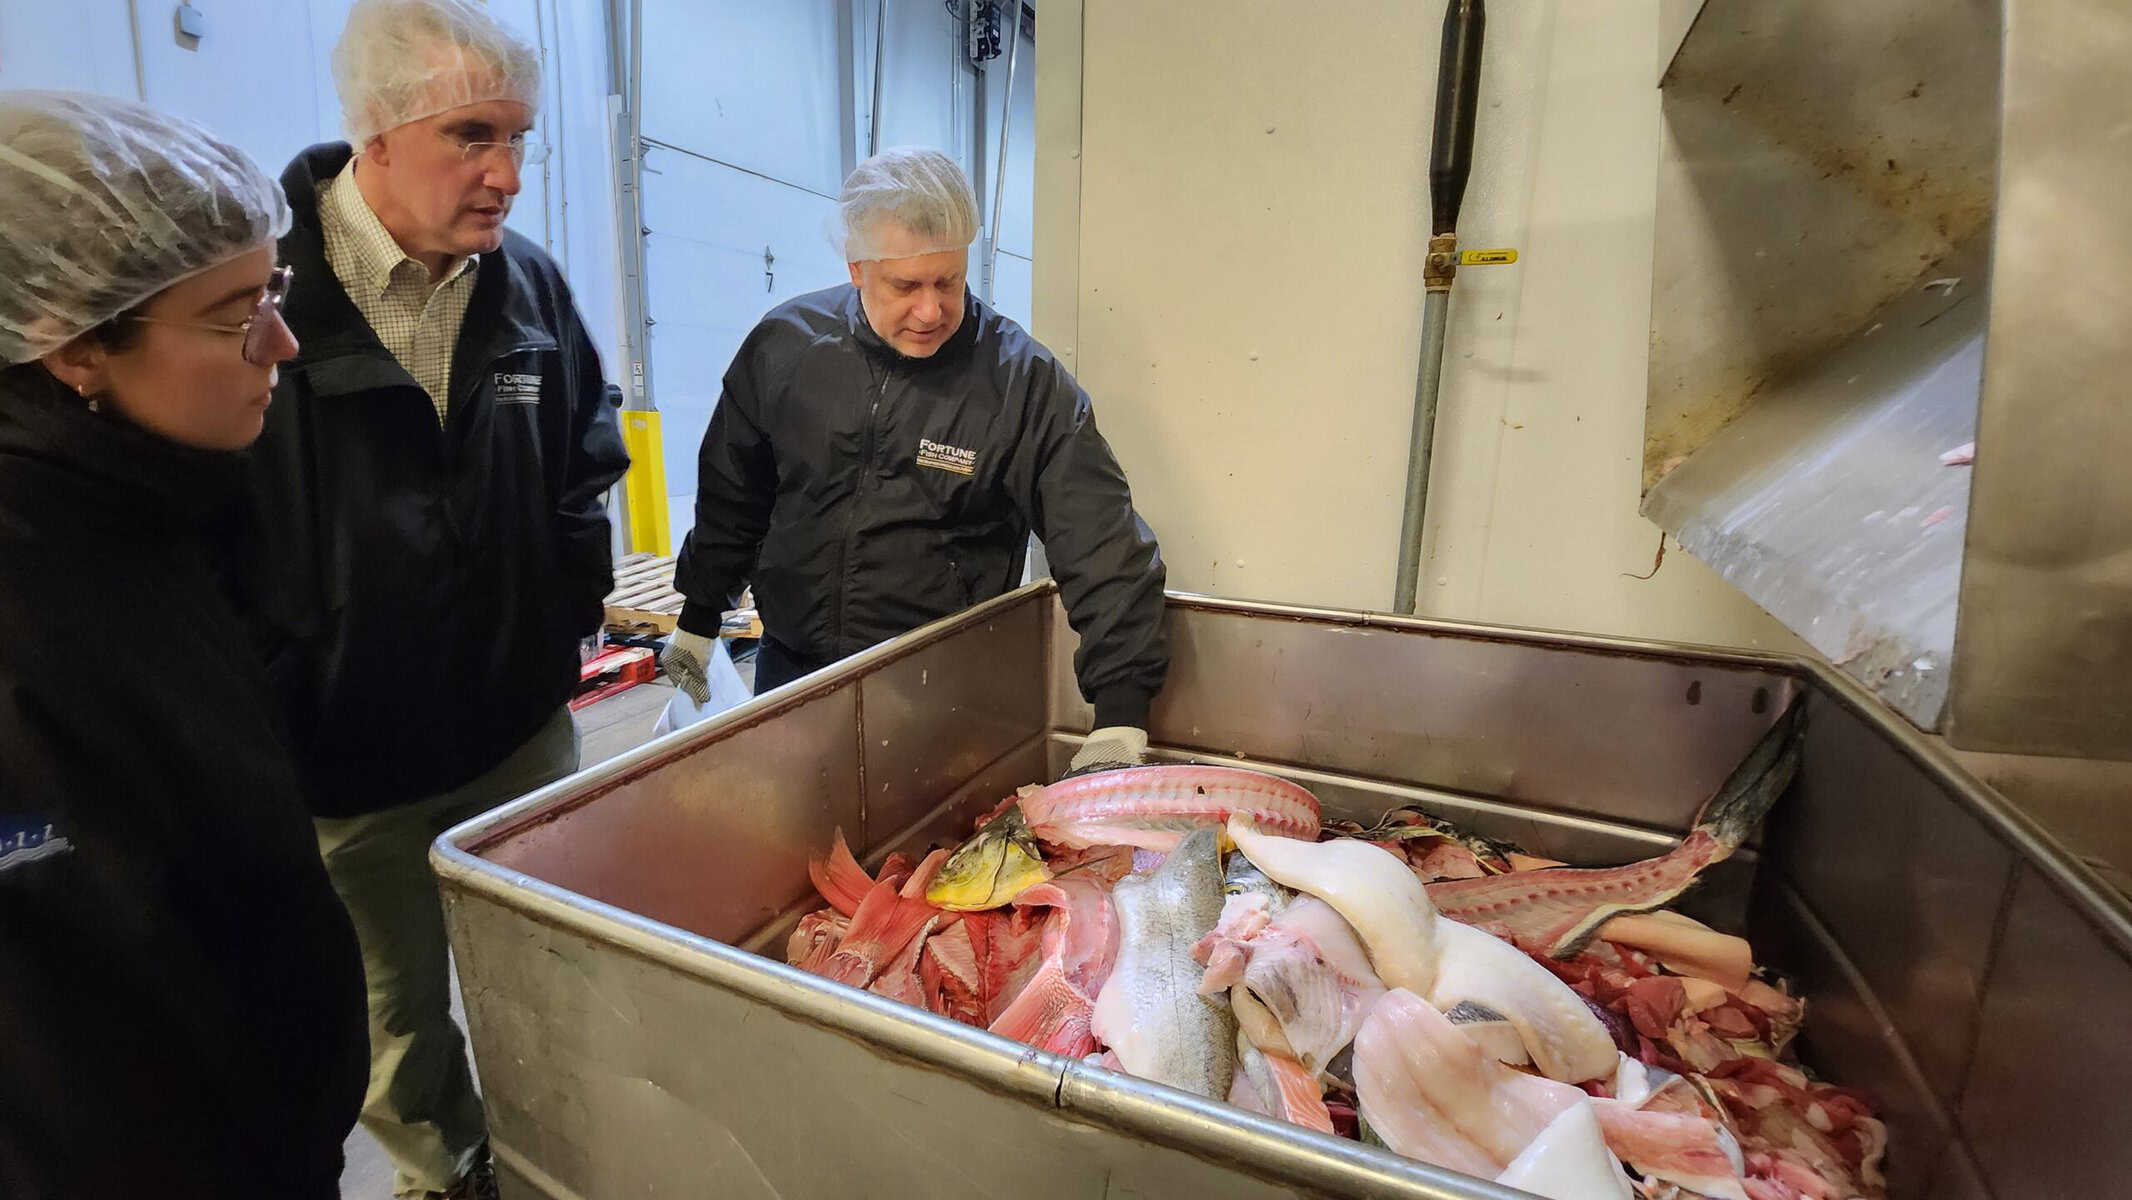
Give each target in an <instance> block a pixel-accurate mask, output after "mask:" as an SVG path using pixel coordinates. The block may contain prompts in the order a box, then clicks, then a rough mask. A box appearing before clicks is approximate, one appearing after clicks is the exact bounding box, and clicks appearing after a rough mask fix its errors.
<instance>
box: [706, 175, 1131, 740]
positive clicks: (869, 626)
mask: <svg viewBox="0 0 2132 1200" xmlns="http://www.w3.org/2000/svg"><path fill="white" fill-rule="evenodd" d="M976 208H977V206H976V201H975V198H974V197H973V196H972V195H971V192H970V185H969V182H968V180H966V179H965V178H964V176H963V173H962V169H961V168H960V167H958V166H956V165H955V162H954V160H952V159H950V158H948V157H947V156H946V155H944V154H941V153H939V152H937V151H933V150H890V151H886V152H884V153H882V154H879V155H876V156H875V157H873V158H871V159H868V160H867V161H866V162H864V163H861V164H860V165H859V168H858V170H856V171H854V172H853V173H852V175H851V178H850V179H849V180H847V181H846V182H845V185H844V191H843V195H842V196H841V197H840V199H839V209H840V213H841V218H842V221H843V224H844V236H845V258H846V259H847V260H848V261H849V263H850V270H851V285H850V286H848V287H836V288H831V289H829V290H828V291H822V292H815V293H813V294H811V295H806V296H801V297H799V298H798V299H796V300H793V301H791V302H789V303H786V304H783V305H780V306H779V307H777V308H776V309H773V310H772V311H771V312H770V314H769V315H768V316H766V317H764V318H763V320H762V322H761V324H759V325H757V326H756V327H755V330H754V332H752V333H750V334H749V335H748V338H747V340H746V341H745V342H744V343H743V344H742V345H741V348H740V352H739V354H738V355H737V356H735V358H734V360H733V365H732V367H731V369H730V370H728V371H727V372H726V377H725V391H724V393H723V394H722V395H721V396H720V397H719V401H718V407H717V410H716V411H715V412H714V413H713V414H712V417H711V426H710V430H709V432H708V433H707V434H706V435H705V437H704V440H703V449H702V454H701V457H700V461H699V466H698V475H697V489H696V524H695V528H694V529H693V530H691V531H690V533H689V536H688V541H687V543H686V544H685V545H684V546H683V548H682V551H681V558H680V562H679V564H678V567H677V569H676V571H675V575H674V583H675V586H676V587H677V588H678V589H679V591H680V592H681V594H682V596H683V597H684V598H685V599H686V601H687V604H686V606H685V607H684V608H683V610H682V613H681V620H680V628H679V629H678V630H677V631H676V633H675V635H674V637H673V640H672V642H671V644H670V645H669V647H668V649H667V653H666V655H665V657H664V663H665V666H666V669H667V672H668V674H669V675H671V676H672V677H673V678H674V679H675V680H676V681H677V682H678V683H679V684H680V685H681V686H682V687H684V688H687V689H689V690H690V691H691V692H692V693H693V694H694V695H695V696H696V698H697V699H698V701H699V702H700V701H701V700H702V699H703V692H704V688H705V684H704V678H705V674H704V673H705V662H706V659H707V656H708V653H709V649H710V644H711V639H712V638H714V637H716V636H717V633H718V623H719V618H720V616H721V614H722V612H723V610H724V609H725V608H726V607H727V606H728V605H729V604H730V603H732V601H733V600H734V598H735V597H736V595H737V594H738V593H739V591H740V590H741V588H742V587H743V585H746V584H749V583H752V584H753V585H754V589H755V601H756V605H757V607H758V609H759V610H760V612H761V614H762V619H763V641H762V649H761V651H760V653H759V657H758V659H757V665H756V688H757V690H758V691H766V690H768V689H770V688H773V687H776V686H778V685H780V684H783V683H786V682H788V681H790V680H792V679H794V678H797V677H798V676H800V675H803V674H806V673H808V672H810V671H814V670H817V669H819V668H821V667H824V666H827V665H828V664H829V663H832V662H834V661H836V660H837V659H840V658H843V657H845V656H847V655H850V654H855V653H857V652H858V651H860V650H863V649H865V648H866V647H868V646H871V645H873V644H874V643H876V642H879V641H882V640H884V639H886V638H890V637H894V636H895V635H897V634H899V633H904V632H907V631H909V630H911V629H914V628H916V627H917V626H919V625H922V624H924V623H926V622H928V621H931V620H934V619H936V618H939V617H943V616H947V615H949V614H951V613H954V612H957V611H959V610H961V609H963V608H967V607H969V606H970V605H973V604H976V603H978V602H980V601H983V600H988V599H990V598H992V597H994V596H997V595H1000V594H1002V593H1004V592H1006V591H1008V590H1010V589H1011V588H1013V587H1014V586H1015V585H1017V584H1018V583H1020V582H1021V577H1022V569H1023V556H1024V553H1025V550H1026V547H1027V544H1028V539H1029V535H1030V533H1031V532H1032V531H1033V532H1034V533H1035V534H1036V535H1037V536H1038V537H1039V538H1040V539H1042V541H1043V543H1044V549H1045V551H1046V553H1047V555H1048V557H1049V558H1050V561H1051V566H1052V568H1053V572H1054V574H1055V575H1056V576H1057V577H1058V580H1059V587H1060V590H1061V591H1062V592H1063V593H1064V596H1065V600H1066V609H1067V614H1068V616H1069V618H1070V619H1071V621H1072V624H1073V627H1074V629H1075V630H1076V631H1078V632H1079V633H1080V635H1081V650H1080V653H1079V655H1078V657H1077V658H1076V661H1075V667H1076V670H1077V672H1078V674H1079V678H1080V684H1081V691H1082V694H1083V695H1084V696H1085V697H1086V698H1087V699H1088V700H1089V701H1090V702H1091V703H1092V704H1094V706H1095V717H1096V720H1095V723H1096V726H1097V729H1096V733H1095V734H1094V735H1093V736H1091V737H1090V739H1089V741H1088V743H1087V744H1086V745H1085V746H1084V747H1083V748H1082V750H1081V751H1080V752H1079V753H1078V754H1077V755H1076V757H1075V760H1074V764H1073V768H1074V769H1076V770H1085V769H1090V768H1093V767H1097V766H1102V765H1122V764H1125V763H1129V762H1137V761H1139V759H1140V757H1141V755H1142V754H1144V753H1145V751H1146V749H1147V734H1146V732H1145V730H1146V728H1147V720H1148V708H1149V705H1150V704H1151V703H1152V701H1153V699H1154V697H1155V695H1156V693H1157V692H1159V691H1160V690H1161V688H1162V684H1163V678H1164V674H1165V672H1166V671H1167V668H1168V662H1169V660H1168V652H1167V645H1166V642H1165V640H1164V636H1163V630H1162V584H1163V569H1162V557H1161V554H1160V552H1159V551H1158V550H1157V548H1156V545H1155V535H1154V533H1153V532H1152V531H1150V530H1149V529H1148V527H1147V523H1146V522H1144V521H1142V520H1141V519H1140V517H1139V515H1138V514H1137V513H1135V512H1134V511H1133V504H1132V495H1131V493H1130V492H1129V491H1128V489H1127V487H1126V483H1125V474H1124V472H1123V471H1121V470H1120V469H1119V468H1118V462H1117V459H1116V458H1114V457H1113V456H1112V455H1111V452H1110V447H1109V446H1108V445H1107V444H1106V443H1105V442H1104V440H1103V435H1102V434H1100V433H1098V432H1096V424H1095V415H1094V413H1093V412H1092V411H1091V409H1090V405H1089V400H1088V395H1087V393H1085V392H1083V391H1082V390H1081V388H1080V386H1079V385H1078V384H1076V383H1075V382H1074V381H1073V377H1072V376H1071V375H1069V374H1067V372H1066V369H1065V368H1064V367H1063V366H1061V365H1060V364H1059V361H1058V359H1057V358H1056V357H1054V356H1053V355H1052V353H1051V352H1050V351H1049V350H1047V349H1045V348H1044V347H1043V346H1041V345H1039V344H1038V343H1037V342H1036V341H1035V340H1034V339H1032V338H1031V337H1030V336H1029V335H1028V334H1026V333H1024V332H1023V331H1022V329H1021V327H1020V326H1018V325H1016V324H1015V323H1014V322H1012V321H1010V320H1008V319H1007V318H1005V317H1003V316H1000V315H999V314H998V313H996V312H993V311H992V310H991V309H989V308H987V307H986V306H984V305H983V304H981V303H979V302H978V301H977V300H976V299H975V298H974V297H972V296H970V294H969V292H968V290H967V286H966V276H967V274H968V268H969V257H970V252H969V245H970V242H971V240H972V239H973V238H974V237H975V235H976V230H977V215H976Z"/></svg>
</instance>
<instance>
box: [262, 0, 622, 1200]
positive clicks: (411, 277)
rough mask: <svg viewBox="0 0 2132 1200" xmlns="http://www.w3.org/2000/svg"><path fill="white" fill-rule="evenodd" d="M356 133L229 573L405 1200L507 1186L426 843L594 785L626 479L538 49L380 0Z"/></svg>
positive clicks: (314, 213)
mask: <svg viewBox="0 0 2132 1200" xmlns="http://www.w3.org/2000/svg"><path fill="white" fill-rule="evenodd" d="M333 65H334V74H335V77H336V81H337V83H338V84H339V88H340V94H341V101H342V104H343V106H344V108H345V110H346V121H347V125H348V128H349V131H350V134H351V137H352V140H353V142H354V147H353V148H351V147H350V146H349V145H342V144H333V145H325V146H316V147H313V148H311V149H310V150H307V151H305V152H304V153H303V154H301V155H299V156H298V157H297V159H296V161H295V162H294V163H292V164H291V165H290V166H289V168H288V171H287V172H286V173H285V174H284V175H283V177H282V186H283V188H284V190H285V191H286V192H287V193H288V196H289V203H290V207H291V209H292V210H293V211H294V218H295V224H294V227H293V228H292V229H291V230H290V232H289V234H288V236H287V237H286V238H284V239H283V241H282V243H281V255H282V261H283V262H285V263H287V264H289V265H290V266H292V267H293V268H294V269H295V272H296V276H297V278H299V279H301V280H303V286H302V287H301V288H299V289H297V290H296V292H295V295H294V297H293V298H292V301H291V303H290V304H289V306H288V310H287V316H288V320H289V324H290V325H291V326H292V327H293V328H294V329H295V330H296V332H297V336H298V337H299V338H300V339H301V340H302V342H303V351H302V353H301V354H300V355H299V356H298V357H297V358H295V359H294V360H292V361H291V362H289V363H288V364H287V365H286V366H285V367H284V368H283V369H282V376H281V382H280V384H279V386H278V387H277V388H276V389H275V393H274V400H275V403H274V406H273V410H272V412H271V413H270V415H269V417H268V419H267V425H266V431H265V434H264V435H263V436H262V438H261V439H260V442H259V444H258V446H257V447H256V448H255V450H254V452H253V463H252V472H251V474H252V491H253V497H254V513H255V522H254V524H253V526H252V528H251V529H250V530H249V531H248V536H247V537H245V538H244V539H243V544H242V547H241V550H240V570H239V571H238V572H237V578H236V580H235V585H236V588H237V590H238V592H239V602H240V607H241V608H243V609H244V611H245V612H246V615H247V617H248V620H249V621H250V623H251V625H252V628H253V631H254V633H255V635H256V636H257V638H258V639H259V641H260V643H261V647H262V652H263V654H264V656H265V658H266V660H267V667H268V673H269V676H270V677H271V679H272V680H273V682H274V684H275V687H276V690H277V692H278V694H279V696H280V699H281V702H282V704H283V706H284V710H285V712H286V714H287V717H288V722H289V726H290V729H291V733H292V735H293V737H294V739H295V742H296V746H297V751H298V764H299V766H300V767H301V768H302V769H303V771H304V773H305V783H306V784H307V786H308V788H309V791H310V794H311V801H312V807H313V812H314V815H315V816H316V818H317V820H316V825H317V829H318V840H319V846H320V849H321V851H322V852H323V854H324V856H325V860H326V867H327V871H328V873H329V874H330V875H331V876H332V878H333V882H334V886H335V887H336V888H337V889H338V890H339V892H340V894H341V898H342V899H343V901H344V902H345V903H346V904H347V906H348V910H349V914H350V915H351V916H352V917H353V918H354V920H355V926H356V933H357V936H358V937H359V938H360V940H361V942H362V947H363V958H364V965H365V969H366V972H367V975H368V980H369V994H370V1030H371V1055H372V1057H371V1064H372V1065H371V1079H370V1090H369V1095H368V1096H367V1097H366V1100H365V1104H364V1109H363V1116H362V1121H363V1124H364V1126H365V1127H366V1128H368V1129H369V1130H370V1131H371V1132H372V1133H373V1134H374V1135H375V1136H376V1137H377V1139H378V1141H379V1143H380V1144H382V1145H383V1147H384V1148H385V1151H386V1152H387V1154H389V1155H390V1156H391V1157H392V1159H393V1162H394V1163H395V1165H396V1166H397V1167H398V1179H397V1187H398V1190H399V1192H400V1194H401V1195H403V1196H424V1195H439V1194H441V1195H459V1194H479V1193H480V1192H481V1190H482V1189H483V1188H485V1187H487V1186H488V1183H487V1166H486V1163H485V1161H484V1159H485V1156H484V1153H483V1147H484V1143H485V1141H486V1122H485V1121H484V1118H483V1113H482V1108H481V1103H480V1100H479V1098H478V1097H477V1095H476V1094H475V1091H474V1087H473V1082H472V1079H471V1076H470V1073H469V1070H468V1067H467V1059H466V1050H465V1043H464V1040H463V1038H462V1036H461V1034H460V1031H459V1029H458V1027H457V1026H456V1025H455V1024H454V1023H453V1021H452V1019H451V1015H450V1009H449V1003H450V991H449V967H448V965H447V948H448V947H447V941H446V937H445V929H444V923H443V917H442V914H441V912H440V908H439V903H438V897H437V890H436V883H435V877H434V876H433V875H432V874H431V872H430V869H429V863H428V849H429V844H430V842H431V841H432V840H434V839H435V838H436V837H437V835H438V834H439V833H441V832H442V831H444V830H445V829H447V828H449V827H451V826H452V825H454V824H457V823H459V822H460V821H463V820H465V819H467V818H469V817H471V816H474V815H475V814H477V813H480V812H483V811H486V810H487V809H490V808H493V807H495V806H496V805H498V804H502V803H505V802H507V801H509V800H512V799H514V798H516V797H517V796H519V795H522V794H523V793H525V792H527V791H530V790H533V789H535V788H537V787H540V786H541V785H543V784H545V783H548V782H551V781H553V780H555V779H557V778H560V777H561V776H563V775H565V774H568V773H569V772H571V771H573V770H575V769H576V766H577V730H576V727H575V725H574V724H573V722H572V720H571V717H570V713H569V709H568V707H567V705H568V701H569V698H570V695H571V692H572V690H573V688H574V686H575V684H576V682H577V678H578V667H579V653H578V645H579V642H580V639H582V638H584V637H585V636H587V635H589V634H592V633H593V632H595V631H596V630H597V629H598V627H599V623H600V615H601V602H602V600H603V598H604V597H605V595H606V593H607V592H608V590H609V589H610V587H611V585H612V563H611V554H610V551H609V544H610V543H609V527H608V522H607V517H606V512H605V510H604V508H603V506H602V496H603V494H604V493H605V492H606V490H607V489H608V488H609V487H610V486H612V485H613V483H614V482H615V481H616V480H617V479H618V478H620V476H621V475H622V473H623V471H624V469H625V468H626V466H627V458H626V456H625V454H624V453H623V450H622V445H621V433H620V429H619V427H618V425H617V422H616V418H615V415H614V411H613V408H612V406H611V405H610V403H609V401H608V398H607V388H606V385H605V383H604V380H603V379H602V376H601V372H600V363H599V359H598V356H597V354H596V352H595V351H594V349H593V345H592V342H591V340H590V338H589V337H588V336H587V335H586V332H585V328H584V325H583V323H582V321H581V320H580V318H579V316H578V314H577V311H576V309H575V307H574V306H573V304H572V301H571V298H570V292H569V289H568V288H567V287H565V286H564V284H563V281H562V278H561V276H560V274H559V273H558V271H557V269H556V266H555V264H554V263H553V262H551V261H550V260H549V259H548V257H547V256H546V255H544V254H543V253H541V251H540V250H539V249H537V248H536V247H535V246H533V245H532V244H531V243H530V242H528V241H526V240H525V239H524V238H521V237H519V236H518V235H517V234H515V233H512V232H509V231H507V230H505V229H504V228H503V224H502V222H503V219H504V216H505V215H506V214H507V213H508V212H509V209H510V205H511V200H512V197H513V196H514V195H515V194H516V193H517V192H518V189H519V174H518V172H519V168H520V166H521V165H522V164H523V163H524V162H526V161H527V160H528V159H529V158H531V157H534V156H535V155H537V154H538V153H539V151H540V148H538V147H533V146H529V145H528V144H527V143H526V141H525V134H526V131H527V130H528V129H530V128H531V127H532V124H533V115H534V110H535V106H536V104H537V101H538V95H539V79H540V60H539V52H538V51H537V49H535V48H534V47H533V46H532V45H531V44H529V43H528V42H527V41H526V40H525V39H523V38H522V37H520V36H518V35H517V34H516V33H515V32H513V31H511V30H509V29H507V28H505V27H504V26H502V25H501V24H499V23H498V22H497V21H496V20H495V18H494V17H492V16H490V15H489V14H488V13H487V12H486V10H484V9H482V8H481V7H479V6H478V5H474V4H470V3H467V2H466V0H359V2H358V3H357V4H356V5H355V7H354V9H353V10H352V11H351V12H350V14H349V18H348V25H347V28H346V30H345V32H344V33H343V34H342V37H341V41H340V43H339V45H338V46H337V47H336V48H335V50H334V59H333Z"/></svg>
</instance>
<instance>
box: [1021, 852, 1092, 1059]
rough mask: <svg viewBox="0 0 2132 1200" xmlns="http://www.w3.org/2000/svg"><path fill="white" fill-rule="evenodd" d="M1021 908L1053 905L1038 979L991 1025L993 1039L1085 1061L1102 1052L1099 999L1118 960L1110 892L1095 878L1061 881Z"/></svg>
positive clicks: (1029, 895) (1031, 894)
mask: <svg viewBox="0 0 2132 1200" xmlns="http://www.w3.org/2000/svg"><path fill="white" fill-rule="evenodd" d="M1014 903H1015V905H1016V906H1017V907H1030V906H1036V905H1048V906H1050V907H1051V909H1052V914H1051V918H1050V919H1049V920H1048V921H1046V922H1045V923H1044V937H1043V958H1042V959H1041V961H1040V962H1039V964H1038V966H1037V968H1036V973H1035V974H1034V975H1033V976H1031V977H1030V979H1029V982H1028V983H1027V985H1025V986H1024V987H1023V988H1022V989H1021V991H1020V993H1019V994H1018V995H1016V996H1015V997H1014V1000H1013V1002H1012V1003H1011V1004H1009V1005H1007V1007H1006V1009H1005V1010H1004V1011H1002V1012H1001V1013H1000V1014H999V1016H998V1017H997V1018H996V1019H995V1020H994V1021H993V1022H992V1025H991V1030H992V1032H993V1033H996V1034H999V1035H1000V1036H1002V1037H1008V1038H1013V1039H1014V1040H1015V1041H1017V1042H1022V1043H1024V1044H1026V1045H1030V1046H1034V1047H1036V1048H1037V1049H1039V1050H1048V1051H1050V1052H1052V1053H1053V1054H1062V1055H1065V1056H1067V1057H1069V1058H1083V1057H1086V1056H1087V1055H1089V1054H1091V1053H1093V1052H1094V1051H1095V1048H1096V1035H1095V1033H1094V1031H1093V1029H1092V1028H1091V1026H1092V1024H1093V1021H1094V1017H1095V1007H1096V996H1097V994H1098V993H1099V992H1101V990H1102V988H1103V984H1104V981H1105V980H1107V979H1108V978H1109V977H1110V972H1111V967H1112V964H1113V963H1114V962H1115V961H1116V959H1117V954H1118V919H1117V914H1116V912H1115V910H1114V909H1113V907H1112V904H1111V898H1110V889H1109V888H1108V887H1107V886H1106V885H1105V884H1104V882H1103V881H1102V879H1101V878H1099V877H1097V876H1095V875H1062V876H1060V877H1059V878H1057V879H1053V880H1050V881H1049V882H1046V883H1040V884H1038V885H1036V886H1035V887H1033V888H1030V889H1029V890H1027V891H1025V892H1023V893H1022V894H1021V895H1020V896H1018V897H1016V898H1015V901H1014Z"/></svg>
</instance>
